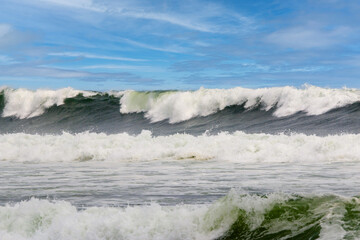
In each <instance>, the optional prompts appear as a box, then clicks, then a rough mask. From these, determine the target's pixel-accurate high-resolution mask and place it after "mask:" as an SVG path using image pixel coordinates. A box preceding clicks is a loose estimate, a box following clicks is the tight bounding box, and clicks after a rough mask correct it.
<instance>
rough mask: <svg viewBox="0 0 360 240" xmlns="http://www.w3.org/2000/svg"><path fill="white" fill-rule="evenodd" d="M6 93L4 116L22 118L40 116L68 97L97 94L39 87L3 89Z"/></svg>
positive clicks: (62, 102) (69, 89) (70, 89)
mask: <svg viewBox="0 0 360 240" xmlns="http://www.w3.org/2000/svg"><path fill="white" fill-rule="evenodd" d="M3 91H4V94H5V107H4V110H3V113H2V116H3V117H10V116H15V117H17V118H20V119H24V118H32V117H36V116H39V115H41V114H43V113H44V112H45V110H46V109H47V108H49V107H51V106H53V105H57V106H59V105H62V104H64V100H65V99H66V98H71V97H75V96H77V95H78V94H80V93H81V94H83V95H84V96H85V97H88V96H91V95H95V94H96V93H94V92H87V91H79V90H74V89H72V88H63V89H59V90H44V89H39V90H36V91H31V90H27V89H22V88H20V89H10V88H4V89H3Z"/></svg>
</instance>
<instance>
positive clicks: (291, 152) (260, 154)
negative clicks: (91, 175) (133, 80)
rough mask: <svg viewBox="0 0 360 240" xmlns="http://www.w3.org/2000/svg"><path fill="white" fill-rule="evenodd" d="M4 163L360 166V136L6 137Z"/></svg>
mask: <svg viewBox="0 0 360 240" xmlns="http://www.w3.org/2000/svg"><path fill="white" fill-rule="evenodd" d="M0 142H1V145H0V161H11V162H72V161H108V162H119V161H120V162H121V161H159V160H182V159H193V160H215V161H219V162H224V161H227V162H228V161H230V162H238V163H260V162H262V163H284V162H295V163H306V162H307V163H319V162H359V161H360V149H359V148H354V146H360V135H358V134H347V135H333V136H327V137H319V136H314V135H313V136H307V135H304V134H292V135H284V134H281V135H269V134H246V133H243V132H235V133H233V134H229V133H220V134H218V135H206V134H204V135H200V136H193V135H188V134H175V135H169V136H157V137H155V136H152V135H151V132H149V131H143V132H142V133H141V134H139V135H136V136H133V135H129V134H127V133H122V134H112V135H107V134H104V133H100V134H97V133H79V134H69V133H63V134H62V135H30V134H24V133H16V134H5V135H0Z"/></svg>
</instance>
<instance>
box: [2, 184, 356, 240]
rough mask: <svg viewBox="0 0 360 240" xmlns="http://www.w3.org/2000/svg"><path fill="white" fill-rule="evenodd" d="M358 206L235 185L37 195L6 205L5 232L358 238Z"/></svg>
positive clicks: (5, 237)
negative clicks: (110, 197) (115, 203)
mask: <svg viewBox="0 0 360 240" xmlns="http://www.w3.org/2000/svg"><path fill="white" fill-rule="evenodd" d="M358 207H359V199H358V198H342V197H338V196H315V195H309V196H294V195H284V194H279V193H274V194H269V195H266V196H257V195H239V194H237V193H236V192H235V191H231V192H230V193H229V194H228V195H227V196H226V197H224V198H221V199H219V200H218V201H216V202H215V203H213V204H201V205H184V204H180V205H176V206H161V205H159V204H156V203H151V204H149V205H144V206H128V207H123V208H118V207H88V208H85V209H83V210H77V208H76V207H75V206H73V205H71V204H70V203H69V202H65V201H49V200H39V199H34V198H33V199H31V200H29V201H24V202H20V203H16V204H7V205H5V206H0V238H1V239H2V240H10V239H11V240H14V239H16V240H25V239H26V240H29V239H32V240H42V239H59V240H61V239H94V240H100V239H129V240H130V239H131V240H137V239H139V240H140V239H149V240H151V239H154V240H155V239H174V240H175V239H179V240H180V239H198V240H205V239H235V237H236V239H239V238H240V239H248V240H250V239H254V238H256V239H261V237H264V238H266V239H283V238H290V237H296V238H297V239H317V238H319V239H343V238H344V237H347V238H349V239H353V238H354V237H356V236H358V234H359V229H358V227H356V224H358V217H359V212H358V211H357V209H358ZM331 229H333V230H336V231H331ZM304 236H307V238H304ZM219 237H220V238H219Z"/></svg>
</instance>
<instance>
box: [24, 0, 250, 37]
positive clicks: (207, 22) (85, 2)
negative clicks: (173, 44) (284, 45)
mask: <svg viewBox="0 0 360 240" xmlns="http://www.w3.org/2000/svg"><path fill="white" fill-rule="evenodd" d="M27 1H28V3H30V4H36V5H39V2H36V1H30V0H27ZM40 2H41V3H46V4H50V5H58V6H62V7H67V8H74V9H81V10H86V11H91V12H98V13H103V14H107V15H111V16H113V17H125V18H127V19H128V18H134V19H144V20H154V21H159V22H163V23H167V24H172V25H176V26H180V27H183V28H187V29H190V30H195V31H200V32H208V33H234V31H236V30H235V28H236V29H238V30H240V29H241V30H244V29H245V28H246V27H245V26H248V25H251V24H253V23H252V20H251V19H250V18H248V17H245V16H242V15H241V14H239V13H236V12H232V11H231V10H229V9H225V8H224V7H222V6H221V5H217V4H210V3H201V2H198V3H196V1H195V2H194V1H193V2H184V5H187V4H191V5H194V6H193V8H190V7H189V8H187V9H186V11H181V10H179V9H175V11H174V10H168V11H162V10H159V7H156V5H155V4H152V3H150V4H148V5H147V6H145V4H144V3H141V2H140V3H139V2H137V1H130V2H127V1H114V2H108V3H107V5H105V3H101V4H100V3H98V2H96V1H92V0H40ZM189 9H190V10H189ZM194 9H198V10H194ZM212 18H221V19H222V20H225V22H226V21H230V22H232V24H228V25H227V26H226V27H224V26H219V25H217V24H216V23H214V21H212V20H211V19H212ZM234 23H235V24H234Z"/></svg>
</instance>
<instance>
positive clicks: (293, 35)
mask: <svg viewBox="0 0 360 240" xmlns="http://www.w3.org/2000/svg"><path fill="white" fill-rule="evenodd" d="M350 32H351V31H350V28H348V27H338V28H336V29H333V30H322V29H316V28H306V27H294V28H288V29H284V30H279V31H276V32H273V33H271V34H270V35H268V36H267V37H266V41H267V42H270V43H274V44H277V45H280V46H282V47H287V48H294V49H307V48H326V47H330V46H333V45H336V44H340V43H342V42H344V41H345V40H346V38H347V36H348V35H349V34H350Z"/></svg>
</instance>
